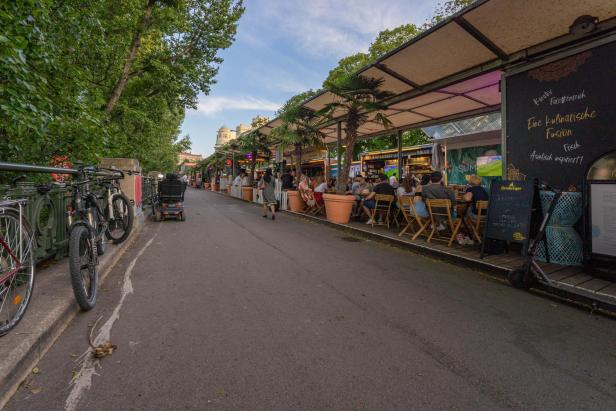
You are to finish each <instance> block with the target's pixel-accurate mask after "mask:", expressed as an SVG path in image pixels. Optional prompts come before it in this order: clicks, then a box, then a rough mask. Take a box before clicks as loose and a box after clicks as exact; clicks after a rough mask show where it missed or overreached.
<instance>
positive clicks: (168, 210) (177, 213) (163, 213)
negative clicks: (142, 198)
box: [152, 174, 186, 221]
mask: <svg viewBox="0 0 616 411" xmlns="http://www.w3.org/2000/svg"><path fill="white" fill-rule="evenodd" d="M185 191H186V183H184V182H183V181H182V180H180V179H179V178H178V176H177V175H175V174H167V176H166V177H165V179H164V180H163V181H161V182H160V183H158V196H157V198H156V200H155V202H154V205H153V207H152V210H153V213H154V220H156V221H162V220H164V219H166V218H168V217H169V216H173V217H175V218H176V219H178V220H180V221H185V220H186V214H185V211H184V192H185Z"/></svg>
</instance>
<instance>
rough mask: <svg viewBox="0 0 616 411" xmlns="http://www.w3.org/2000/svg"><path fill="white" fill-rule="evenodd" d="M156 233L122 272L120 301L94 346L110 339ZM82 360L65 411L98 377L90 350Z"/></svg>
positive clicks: (99, 333) (74, 405)
mask: <svg viewBox="0 0 616 411" xmlns="http://www.w3.org/2000/svg"><path fill="white" fill-rule="evenodd" d="M157 234H158V232H157V233H156V234H155V235H154V237H152V238H151V239H150V241H148V242H147V243H146V244H145V245H144V246H143V248H142V249H141V250H139V252H138V253H137V255H136V256H135V258H133V260H132V261H131V262H130V264H129V265H128V267H127V268H126V271H125V272H124V280H123V281H122V295H121V296H120V301H119V302H118V304H117V305H116V307H115V309H114V310H113V313H112V314H111V316H110V317H109V319H108V320H107V321H106V322H105V324H103V325H102V326H101V328H100V330H99V332H98V334H97V335H96V337H95V338H94V341H93V343H94V345H99V344H102V343H104V342H106V341H109V340H110V338H111V328H112V327H113V324H114V323H115V322H116V321H117V320H118V319H119V318H120V310H121V309H122V305H124V300H125V299H126V297H127V296H128V294H132V292H133V282H132V281H131V279H130V277H131V275H132V273H133V268H135V264H136V263H137V260H138V259H139V257H141V255H142V254H143V253H144V251H145V250H146V249H147V248H148V247H149V246H150V244H152V241H154V238H156V235H157ZM82 356H83V358H84V360H83V363H82V364H81V369H80V370H79V372H78V373H77V375H76V376H75V378H73V380H72V381H71V383H72V384H73V389H72V390H71V392H70V394H69V395H68V398H67V399H66V403H65V404H64V409H65V411H74V410H75V409H76V408H77V404H78V403H79V400H80V399H81V396H82V395H83V393H84V392H85V390H89V389H90V388H91V387H92V377H93V376H94V375H98V374H97V373H96V366H97V365H98V364H99V361H98V360H96V359H94V357H93V356H92V355H90V348H88V349H87V350H86V351H85V352H84V353H83V354H82Z"/></svg>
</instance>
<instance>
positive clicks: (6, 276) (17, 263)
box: [0, 200, 25, 284]
mask: <svg viewBox="0 0 616 411" xmlns="http://www.w3.org/2000/svg"><path fill="white" fill-rule="evenodd" d="M24 203H25V200H15V201H3V202H0V206H14V205H15V204H17V205H18V212H19V227H18V229H19V249H18V250H17V254H18V255H19V256H20V257H23V250H22V246H23V232H22V228H21V227H22V224H23V205H24ZM0 246H1V247H2V249H4V250H6V252H7V253H8V255H9V256H10V257H11V259H12V260H13V261H14V262H15V268H14V269H12V270H9V271H8V272H7V273H6V274H4V275H3V276H2V277H0V284H1V283H4V282H5V281H6V280H8V279H9V278H11V277H12V276H14V275H15V274H17V273H18V272H19V271H20V270H21V269H22V267H23V262H22V261H21V259H20V257H17V255H15V252H14V251H13V250H12V249H11V247H10V246H9V245H8V244H7V243H6V241H5V240H4V237H2V236H1V235H0Z"/></svg>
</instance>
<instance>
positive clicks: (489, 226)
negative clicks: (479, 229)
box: [484, 180, 535, 243]
mask: <svg viewBox="0 0 616 411" xmlns="http://www.w3.org/2000/svg"><path fill="white" fill-rule="evenodd" d="M534 195H535V184H534V182H533V181H509V180H506V181H493V182H492V185H491V187H490V202H489V205H488V215H487V220H486V227H485V231H484V239H485V238H491V239H493V240H503V241H510V242H522V241H524V240H526V239H527V238H528V234H529V231H530V217H531V213H532V208H533V198H534ZM484 243H485V241H484Z"/></svg>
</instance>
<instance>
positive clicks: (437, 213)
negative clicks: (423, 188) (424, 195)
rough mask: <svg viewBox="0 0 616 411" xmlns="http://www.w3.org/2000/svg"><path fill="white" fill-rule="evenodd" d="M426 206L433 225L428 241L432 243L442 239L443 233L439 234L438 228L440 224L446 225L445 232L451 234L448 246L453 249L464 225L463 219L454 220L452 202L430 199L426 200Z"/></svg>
mask: <svg viewBox="0 0 616 411" xmlns="http://www.w3.org/2000/svg"><path fill="white" fill-rule="evenodd" d="M426 206H427V207H428V213H429V214H430V223H431V224H432V231H430V235H429V236H428V240H427V241H428V242H430V241H432V239H433V238H437V239H442V238H440V237H441V233H439V230H438V226H439V224H445V230H443V231H447V232H448V233H451V236H450V237H449V241H448V243H447V246H449V247H451V245H452V244H453V241H454V240H455V238H456V235H457V234H458V231H459V230H460V226H461V225H462V218H459V217H458V218H455V219H454V218H453V217H452V215H451V200H448V199H447V200H444V199H440V198H439V199H432V198H430V199H427V200H426ZM445 240H446V238H445Z"/></svg>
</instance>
